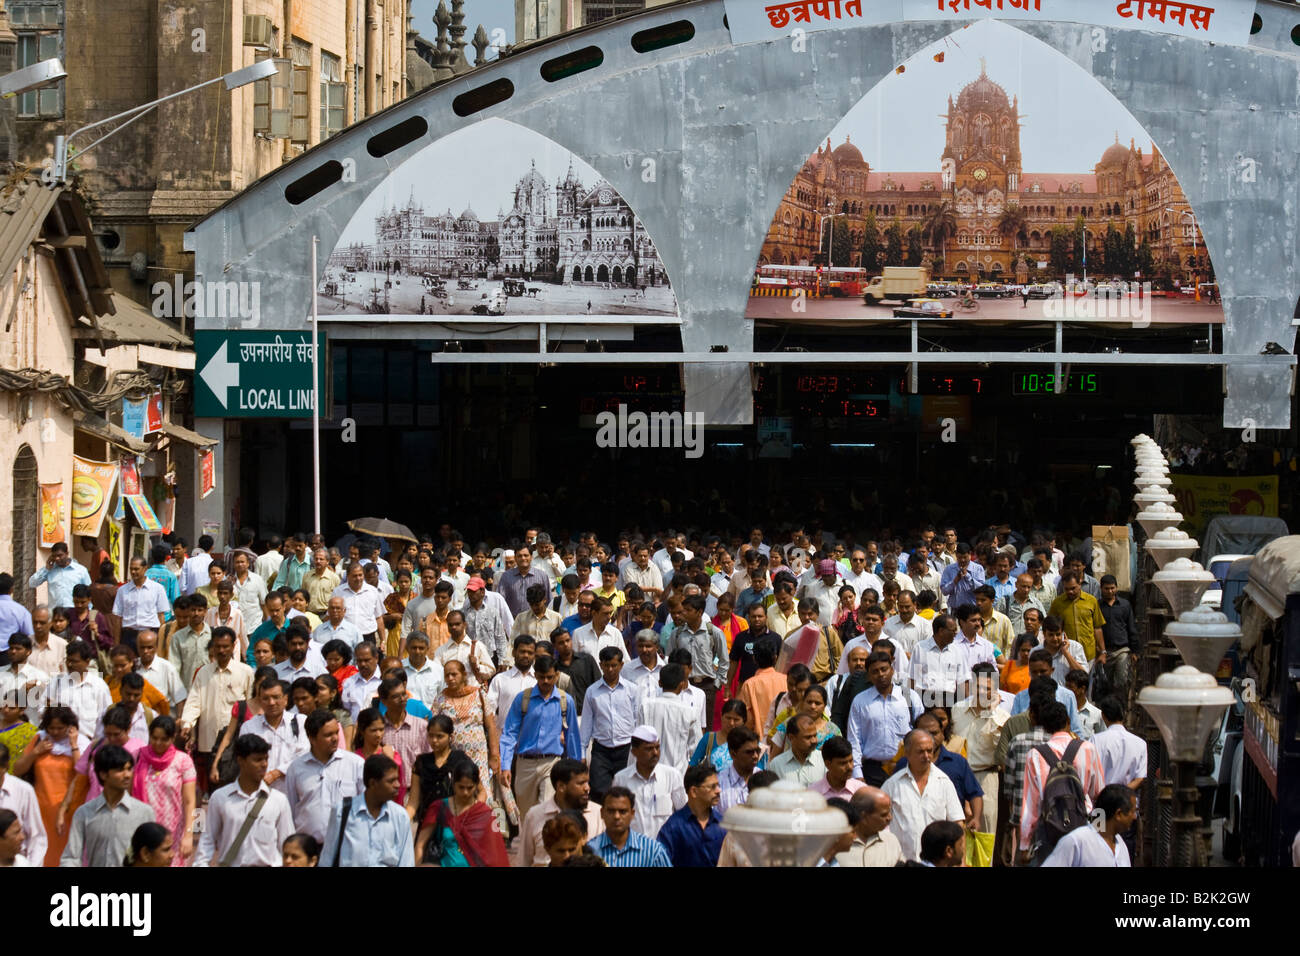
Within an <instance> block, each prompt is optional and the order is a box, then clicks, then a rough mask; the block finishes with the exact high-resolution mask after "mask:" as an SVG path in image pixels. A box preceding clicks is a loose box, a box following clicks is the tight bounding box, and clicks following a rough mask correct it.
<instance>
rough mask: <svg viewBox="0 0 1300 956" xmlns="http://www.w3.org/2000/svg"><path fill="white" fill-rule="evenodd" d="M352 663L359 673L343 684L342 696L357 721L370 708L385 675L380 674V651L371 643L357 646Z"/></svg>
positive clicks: (367, 642) (344, 704)
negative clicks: (358, 715)
mask: <svg viewBox="0 0 1300 956" xmlns="http://www.w3.org/2000/svg"><path fill="white" fill-rule="evenodd" d="M352 663H353V664H355V665H356V666H357V672H356V673H355V674H353V675H352V676H351V677H349V678H348V679H347V680H345V681H344V682H343V686H342V687H341V688H340V696H341V697H342V700H343V706H344V707H346V708H347V709H348V713H349V714H351V715H352V719H353V720H356V719H357V714H359V713H361V711H362V710H364V709H365V708H367V707H369V706H370V701H371V700H373V699H374V696H375V693H376V691H378V690H379V684H380V682H381V681H382V680H383V675H381V674H380V673H379V651H378V650H377V649H376V648H375V645H374V644H372V643H371V642H370V641H362V642H361V643H360V644H358V645H357V649H356V651H355V652H354V654H353V658H352Z"/></svg>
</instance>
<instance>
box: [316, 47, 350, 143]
mask: <svg viewBox="0 0 1300 956" xmlns="http://www.w3.org/2000/svg"><path fill="white" fill-rule="evenodd" d="M346 89H347V87H346V86H345V85H344V83H343V61H342V60H340V59H339V58H338V57H336V56H335V55H334V54H333V53H326V52H325V51H324V50H321V53H320V138H321V139H322V140H326V139H329V138H330V137H331V136H333V135H334V134H335V133H337V132H339V131H340V130H342V129H343V123H344V118H343V102H344V93H345V91H346Z"/></svg>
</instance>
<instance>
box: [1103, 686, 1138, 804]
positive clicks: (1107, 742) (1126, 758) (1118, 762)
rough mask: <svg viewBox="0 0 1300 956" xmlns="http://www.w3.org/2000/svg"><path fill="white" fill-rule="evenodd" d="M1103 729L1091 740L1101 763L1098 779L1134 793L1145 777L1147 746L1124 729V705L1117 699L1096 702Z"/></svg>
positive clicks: (1111, 698)
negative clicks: (1100, 777)
mask: <svg viewBox="0 0 1300 956" xmlns="http://www.w3.org/2000/svg"><path fill="white" fill-rule="evenodd" d="M1097 707H1098V709H1100V710H1101V718H1102V720H1103V721H1104V722H1105V724H1106V729H1105V730H1103V731H1101V733H1099V734H1096V735H1094V736H1093V738H1092V746H1093V747H1094V748H1096V750H1097V757H1098V758H1099V759H1100V760H1101V770H1102V779H1103V780H1105V781H1106V783H1107V785H1109V784H1112V783H1119V784H1123V785H1124V786H1126V787H1128V788H1129V789H1130V790H1133V791H1137V790H1138V789H1140V788H1141V786H1142V783H1143V781H1144V780H1146V776H1147V744H1146V741H1145V740H1143V739H1142V738H1141V737H1139V736H1138V735H1137V734H1135V733H1132V732H1131V731H1129V730H1128V728H1126V727H1125V726H1124V705H1123V704H1121V703H1120V700H1119V698H1118V697H1113V696H1108V697H1103V698H1102V699H1101V700H1100V701H1098V702H1097Z"/></svg>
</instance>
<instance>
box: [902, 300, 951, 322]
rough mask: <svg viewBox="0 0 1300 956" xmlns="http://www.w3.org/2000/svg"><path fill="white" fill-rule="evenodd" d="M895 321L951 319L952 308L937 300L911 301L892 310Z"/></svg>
mask: <svg viewBox="0 0 1300 956" xmlns="http://www.w3.org/2000/svg"><path fill="white" fill-rule="evenodd" d="M894 318H896V319H951V318H952V307H951V306H949V305H947V304H946V303H943V302H940V301H939V300H938V299H912V300H911V301H909V302H908V303H907V305H900V306H898V307H896V308H895V309H894Z"/></svg>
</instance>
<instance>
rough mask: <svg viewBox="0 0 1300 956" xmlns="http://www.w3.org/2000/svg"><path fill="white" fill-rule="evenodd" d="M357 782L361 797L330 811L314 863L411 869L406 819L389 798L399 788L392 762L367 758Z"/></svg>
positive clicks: (412, 849)
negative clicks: (317, 857) (317, 858)
mask: <svg viewBox="0 0 1300 956" xmlns="http://www.w3.org/2000/svg"><path fill="white" fill-rule="evenodd" d="M361 779H362V781H363V782H364V784H365V788H366V789H365V793H364V794H363V795H362V796H361V797H360V798H358V797H351V798H344V800H343V801H340V803H339V804H338V805H337V806H336V807H335V808H334V810H333V811H332V812H331V813H330V824H329V829H328V830H327V831H326V833H325V842H324V845H323V846H322V847H321V854H320V865H321V866H389V867H394V866H415V841H414V839H413V838H412V836H411V821H410V818H408V817H407V815H406V811H405V810H403V809H402V807H401V806H400V805H399V804H398V803H396V802H395V799H394V798H396V796H397V790H398V788H399V786H400V785H401V775H400V773H399V771H398V769H397V761H395V760H393V758H392V757H386V756H384V755H383V754H375V755H374V756H373V757H367V758H366V763H365V766H364V767H363V768H362V771H361ZM345 816H346V819H344V817H345Z"/></svg>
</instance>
